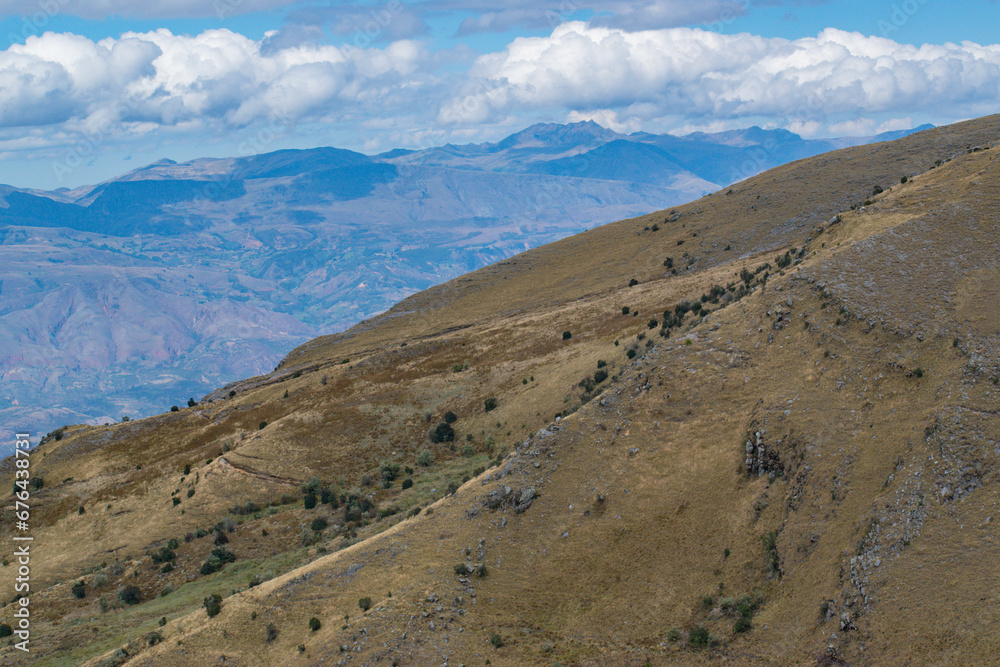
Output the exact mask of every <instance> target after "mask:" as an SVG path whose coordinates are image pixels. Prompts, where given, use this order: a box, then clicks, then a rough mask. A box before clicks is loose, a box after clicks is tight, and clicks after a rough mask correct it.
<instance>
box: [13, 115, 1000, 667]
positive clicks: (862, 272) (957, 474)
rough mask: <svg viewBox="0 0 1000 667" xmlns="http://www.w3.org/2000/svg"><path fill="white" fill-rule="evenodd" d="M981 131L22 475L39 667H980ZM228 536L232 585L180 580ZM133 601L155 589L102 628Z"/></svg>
mask: <svg viewBox="0 0 1000 667" xmlns="http://www.w3.org/2000/svg"><path fill="white" fill-rule="evenodd" d="M998 136H1000V118H998V117H989V118H985V119H981V120H978V121H972V122H969V123H963V124H959V125H956V126H951V127H948V128H940V129H935V130H932V131H929V132H925V133H921V134H918V135H914V136H912V137H908V138H906V139H902V140H899V141H896V142H893V143H891V144H880V145H876V146H867V147H861V148H853V149H846V150H842V151H838V152H836V153H832V154H828V155H824V156H820V157H818V158H810V159H807V160H803V161H800V162H797V163H794V164H791V165H787V166H785V167H782V168H779V169H776V170H772V171H771V172H767V173H765V174H762V175H760V176H759V177H756V178H753V179H750V180H748V181H745V182H742V183H740V184H737V185H736V186H734V187H733V188H732V189H727V190H725V191H721V192H719V193H716V194H714V195H711V196H709V197H706V198H704V199H702V200H699V201H697V202H693V203H692V204H690V205H686V206H683V207H678V208H677V209H675V210H672V211H665V212H661V213H657V214H654V215H650V216H645V217H643V218H636V219H632V220H625V221H622V222H620V223H614V224H612V225H607V226H605V227H601V228H598V229H595V230H591V231H587V232H585V233H583V234H580V235H578V236H575V237H572V238H570V239H565V240H563V241H560V242H557V243H554V244H550V245H548V246H545V247H542V248H539V249H536V250H533V251H530V252H527V253H524V254H523V255H520V256H518V257H515V258H512V259H509V260H505V261H504V262H501V263H499V264H497V265H493V266H490V267H487V268H485V269H481V270H479V271H477V272H474V273H472V274H469V275H467V276H464V277H462V278H459V279H456V280H453V281H450V282H449V283H446V284H444V285H441V286H439V287H435V288H431V289H428V290H425V291H424V292H421V293H419V294H416V295H413V296H411V297H409V298H407V299H406V300H404V301H403V302H401V303H400V304H398V305H397V306H396V307H394V308H393V309H391V310H390V311H388V312H387V313H385V314H384V315H381V316H379V317H377V318H374V319H372V320H370V321H366V322H363V323H362V324H360V325H358V326H356V327H354V328H353V329H351V330H350V331H348V332H345V333H343V334H337V335H334V336H329V337H324V338H320V339H317V340H315V341H312V342H310V343H308V344H306V345H303V346H302V347H300V348H299V349H297V350H296V351H295V352H293V353H292V354H291V355H289V356H288V357H287V358H286V359H285V361H283V362H282V364H281V365H280V366H279V368H278V369H277V370H276V371H275V372H274V373H272V374H270V375H268V376H262V377H258V378H253V379H249V380H247V381H244V382H240V383H236V384H233V385H231V386H228V387H226V388H224V389H222V390H220V391H218V392H216V393H215V394H213V395H211V396H210V400H211V401H212V402H203V403H202V404H201V405H198V406H195V407H193V408H189V409H183V410H180V411H178V412H176V413H167V414H164V415H161V416H159V417H155V418H150V419H147V420H143V421H141V422H135V423H129V424H120V425H115V426H113V427H107V428H90V429H88V428H73V429H68V430H67V431H65V432H63V433H60V434H59V439H58V440H56V439H55V438H53V439H52V440H51V441H49V442H46V443H45V444H44V445H43V446H42V447H41V450H40V451H39V452H38V453H36V454H35V455H34V458H33V466H34V467H33V471H32V472H33V475H36V476H43V477H44V479H45V484H44V487H43V488H42V489H41V490H39V491H37V492H36V494H35V496H34V497H35V500H34V503H35V504H36V505H37V508H36V509H35V511H34V512H33V515H32V517H33V518H32V521H33V522H34V523H33V535H34V536H35V543H34V546H33V548H34V549H35V552H34V556H33V559H34V560H33V573H34V574H33V577H34V578H33V583H34V585H37V586H40V587H43V589H42V590H39V591H38V592H37V593H36V594H35V595H34V597H33V600H34V604H35V605H36V606H35V608H34V609H35V614H36V623H37V625H36V626H35V628H36V631H37V632H38V635H36V637H37V638H38V641H39V653H38V654H37V655H36V656H35V657H36V662H35V663H33V664H55V663H56V661H57V660H63V661H75V662H82V661H83V660H84V659H86V658H87V657H94V656H96V655H98V654H100V653H102V652H104V651H108V650H111V649H115V648H116V647H119V646H123V647H124V650H126V651H127V653H128V654H129V656H130V659H129V662H128V664H136V665H145V664H150V665H154V664H156V665H158V664H170V665H185V664H191V665H203V664H207V663H210V662H216V661H221V660H222V657H221V656H225V661H226V662H232V663H235V664H262V665H263V664H269V665H270V664H320V662H321V661H322V662H323V663H325V664H336V663H338V661H344V662H343V664H379V663H382V664H391V663H392V662H393V661H397V662H398V663H399V664H403V665H407V664H413V665H418V664H419V665H423V664H441V663H442V662H448V664H459V663H464V664H482V663H483V662H485V660H486V659H489V660H490V661H491V664H500V665H502V664H510V665H530V664H545V665H551V664H553V663H556V662H561V663H563V664H581V665H616V664H621V665H640V664H644V663H645V662H646V661H649V662H650V663H651V664H677V663H681V664H700V663H705V664H707V663H714V662H717V661H721V660H727V661H729V662H736V663H737V664H815V663H817V662H819V663H820V664H837V663H839V662H846V663H851V664H880V665H881V664H907V663H909V662H914V661H920V660H923V661H927V660H930V661H931V662H934V663H936V664H975V663H978V662H982V659H983V657H984V656H986V655H989V654H990V652H991V651H996V649H997V646H996V645H997V643H998V642H1000V636H997V635H996V634H995V633H994V632H992V628H993V627H995V623H994V621H995V620H996V619H995V618H994V616H996V609H997V608H998V607H997V606H996V604H995V601H994V600H993V596H994V593H992V592H991V591H994V590H996V586H995V584H996V582H995V579H996V577H997V574H996V572H995V571H994V568H991V567H989V564H990V563H991V562H995V560H993V559H995V558H996V556H997V554H995V553H994V552H995V551H996V549H997V545H996V544H995V541H994V540H993V539H992V535H991V531H990V530H989V526H990V519H991V516H992V506H993V503H994V502H995V500H996V495H997V489H998V488H1000V487H997V486H996V484H995V482H996V476H997V469H998V468H997V464H998V461H997V459H998V458H1000V454H998V452H997V451H996V449H995V446H996V443H997V442H998V441H1000V423H998V412H997V407H998V406H997V403H998V401H1000V389H998V386H997V381H998V380H1000V359H998V358H997V353H996V350H997V349H998V346H997V342H998V334H1000V331H998V329H1000V326H998V325H1000V322H997V321H996V319H995V317H994V316H993V313H992V311H991V310H988V309H984V308H983V307H982V304H983V303H988V299H990V298H993V297H995V292H996V288H995V285H996V284H997V282H996V278H997V277H998V275H997V274H998V273H1000V265H998V260H997V257H998V256H1000V254H998V250H1000V234H998V227H997V220H996V216H995V212H994V209H995V204H996V201H997V199H998V196H1000V192H998V191H997V185H996V184H997V183H998V176H1000V166H998V163H997V162H996V151H995V150H972V149H973V148H975V147H979V146H990V145H992V143H993V142H994V141H996V139H997V138H998ZM967 149H968V152H967ZM950 158H953V159H950ZM949 159H950V160H949ZM939 160H940V166H937V165H936V163H937V161H939ZM902 176H906V177H907V182H906V183H903V184H900V179H901V177H902ZM893 184H895V185H893ZM875 185H879V186H880V187H882V188H884V189H885V192H882V193H880V194H878V195H874V196H873V195H872V188H873V187H874V186H875ZM889 186H892V187H889ZM865 201H868V202H869V203H864V202H865ZM857 204H862V205H861V206H860V207H857V206H855V208H854V209H853V210H852V205H857ZM793 246H794V251H792V250H791V249H790V248H791V247H793ZM685 254H686V256H685ZM668 258H669V259H670V262H669V263H671V264H672V268H668V267H666V266H664V261H667V259H668ZM765 264H769V265H770V266H769V267H765ZM632 281H634V283H633V284H631V285H630V283H631V282H632ZM713 286H715V289H713ZM694 301H697V303H698V307H697V309H699V310H702V309H703V312H706V311H710V312H707V314H706V315H705V316H704V317H703V318H702V317H694V316H692V315H691V314H690V313H687V314H686V316H685V317H683V320H684V321H683V322H682V323H677V322H676V319H677V317H678V315H685V313H684V311H685V309H686V308H687V309H690V308H691V305H690V303H691V302H694ZM684 302H689V303H688V305H682V304H684ZM678 305H680V306H681V307H680V308H679V309H678V308H677V306H678ZM625 306H627V307H628V310H629V312H628V313H627V314H626V313H624V312H623V308H624V307H625ZM665 310H666V312H665ZM636 313H638V314H636ZM653 320H655V321H653ZM664 324H669V325H670V326H669V327H668V328H663V325H664ZM564 332H565V333H564ZM661 332H662V333H661ZM567 333H568V334H569V335H568V336H567V335H566V334H567ZM602 362H603V363H602ZM599 371H602V372H604V373H606V374H607V377H601V376H600V374H598V372H599ZM489 399H495V400H493V401H490V400H489ZM591 399H593V400H591ZM448 413H453V414H454V417H455V419H454V420H452V419H451V418H450V416H449V414H448ZM445 425H448V426H449V427H450V428H451V429H452V430H453V431H454V434H453V436H452V437H451V438H449V437H443V438H442V437H441V436H448V429H447V428H442V427H443V426H445ZM428 430H431V431H433V432H434V433H435V434H436V435H437V436H438V438H437V439H439V440H442V441H441V442H437V443H433V442H431V441H430V440H429V439H428ZM452 448H454V451H453V449H452ZM425 451H426V455H425V453H424V452H425ZM424 464H426V465H424ZM7 465H9V461H8V462H7ZM185 465H187V466H190V469H189V470H188V471H185V470H184V468H185ZM394 465H398V466H399V469H397V470H395V471H394V470H393V466H394ZM408 467H409V468H411V469H412V470H411V471H407V470H406V468H408ZM483 468H485V470H484V469H483ZM8 470H9V468H8ZM8 474H10V472H8ZM313 476H315V477H316V478H317V479H316V480H315V483H311V482H310V481H309V480H310V478H311V477H313ZM366 476H367V478H366ZM403 478H405V479H411V480H412V482H413V484H412V486H410V487H408V488H406V489H404V488H402V485H400V480H401V479H403ZM466 479H467V481H465V482H463V480H466ZM59 480H62V481H61V482H59ZM380 480H381V481H384V484H380ZM302 482H306V483H307V486H309V487H313V486H315V487H322V486H328V487H331V488H330V492H329V493H327V494H326V497H327V498H328V499H333V500H334V501H335V503H336V504H337V505H338V506H337V507H335V506H334V505H333V504H331V503H329V502H323V495H324V494H322V493H319V494H318V495H319V496H320V498H319V501H320V503H319V505H318V506H317V507H314V508H310V509H306V507H305V505H304V504H303V501H302V500H301V498H302V496H301V492H300V491H299V488H298V487H299V485H300V484H301V483H302ZM317 490H318V489H317ZM451 491H454V495H446V493H449V492H451ZM282 495H285V496H286V498H282V497H281V496H282ZM173 499H176V502H174V500H173ZM268 501H273V502H274V504H273V506H272V507H271V508H269V509H266V510H260V507H261V506H264V505H265V504H267V502H268ZM248 502H253V503H255V504H256V505H257V507H251V508H247V506H246V503H248ZM368 503H371V505H370V506H368ZM234 504H236V505H238V506H239V508H240V509H239V511H238V512H236V513H233V514H231V515H230V519H231V520H232V523H233V524H234V525H233V530H232V531H229V530H228V527H227V526H226V525H225V518H226V513H227V510H228V509H230V508H233V507H234ZM308 504H309V503H308V502H307V503H306V505H308ZM81 506H82V507H83V508H84V510H83V511H82V512H81V511H80V510H79V509H78V508H79V507H81ZM415 510H421V511H418V512H415ZM321 517H322V518H325V519H326V520H327V522H328V525H327V526H326V527H322V528H319V529H316V530H314V529H313V528H312V526H314V525H319V524H316V523H314V521H315V520H316V519H317V518H321ZM379 517H381V519H380V518H379ZM4 519H5V520H10V517H9V516H5V517H4ZM217 522H221V527H220V528H219V529H217V530H215V531H214V534H215V535H216V536H217V537H216V541H217V542H219V541H222V540H220V538H219V537H218V536H226V537H225V540H226V541H227V542H228V544H227V545H224V546H226V548H227V549H228V550H229V551H230V552H231V553H233V554H235V555H236V557H237V561H236V562H235V563H231V564H228V565H225V566H224V567H223V568H222V569H221V571H219V572H215V573H207V574H199V573H198V572H199V566H200V565H201V563H202V562H207V560H211V558H210V557H209V552H210V551H211V549H213V548H218V547H216V546H215V545H213V544H210V542H211V541H212V540H211V538H210V536H211V535H212V534H213V531H212V530H209V531H208V535H205V536H203V537H199V536H198V532H197V529H198V528H205V527H209V526H212V525H213V524H216V523H217ZM236 524H238V525H236ZM185 532H190V533H191V539H190V540H187V541H184V540H183V535H184V533H185ZM265 533H266V534H265ZM171 538H181V539H178V544H177V545H176V546H175V547H174V548H173V550H172V551H174V552H176V553H175V558H174V560H172V561H171V562H172V563H173V565H172V567H173V568H174V569H173V570H171V571H167V572H164V571H163V568H162V567H161V564H160V563H154V562H153V558H152V555H153V554H159V553H160V551H159V550H160V549H161V548H162V547H163V546H164V545H168V544H169V542H168V541H169V540H170V539H171ZM3 544H4V548H5V549H6V551H7V552H9V551H10V549H9V546H10V541H9V537H8V536H5V537H4V542H3ZM67 544H72V545H74V549H73V551H72V553H69V552H67V549H66V548H65V547H66V545H67ZM293 544H294V545H295V546H294V548H292V549H289V546H290V545H293ZM298 545H304V546H301V547H300V546H298ZM330 552H333V553H330ZM114 559H118V560H119V561H120V563H119V564H116V563H114V562H113V561H114ZM206 559H207V560H206ZM161 560H162V559H161ZM102 562H103V563H105V566H104V567H102V566H101V564H102ZM480 565H485V568H480V567H479V566H480ZM209 569H211V568H209ZM256 574H260V575H262V576H261V578H262V579H269V580H266V581H262V582H261V583H259V585H258V583H257V581H254V580H252V578H253V577H254V575H256ZM0 577H2V578H3V579H2V580H3V582H4V583H3V585H5V586H6V585H7V584H8V583H9V582H10V581H12V577H13V574H12V572H11V568H0ZM100 577H103V580H102V579H101V578H100ZM271 577H273V578H271ZM80 580H82V581H83V582H84V593H85V595H84V598H83V599H80V600H77V599H76V598H74V597H73V595H72V594H71V592H70V586H71V584H72V583H73V582H75V581H80ZM132 582H135V583H134V584H133V585H138V586H139V588H140V590H141V594H142V597H143V598H145V599H147V600H148V601H147V602H143V603H141V604H138V605H135V606H130V607H128V608H126V609H120V610H116V609H113V608H112V607H114V604H113V603H114V600H115V591H116V589H117V588H119V587H122V586H125V585H126V584H128V583H132ZM166 586H170V587H171V588H172V589H175V590H172V591H171V592H169V593H168V594H166V595H165V596H162V597H156V598H155V599H150V598H152V597H154V596H157V595H159V593H160V592H161V591H163V590H166V588H165V587H166ZM233 589H238V593H237V594H234V595H230V594H229V592H230V591H231V590H233ZM211 593H219V594H221V595H223V596H225V597H224V599H223V600H222V603H221V612H220V613H219V614H218V615H217V616H214V617H213V618H211V619H208V620H206V616H205V611H204V610H203V609H202V608H201V603H202V598H203V597H204V596H205V595H209V594H211ZM100 597H104V600H105V602H104V605H105V607H106V608H107V611H106V612H105V613H103V614H100V613H98V612H97V609H98V608H99V606H100V604H101V603H100V602H99V598H100ZM365 598H369V599H370V600H369V602H370V608H369V609H367V610H366V611H364V612H362V609H359V601H360V600H364V599H365ZM364 606H369V605H367V604H366V605H364ZM9 612H10V608H9V607H8V608H6V609H4V610H3V611H2V612H0V618H3V619H4V620H5V621H7V622H9V619H10V616H9ZM161 616H162V617H165V619H166V620H165V624H164V625H163V626H162V627H161V626H159V625H158V623H157V619H159V618H160V617H161ZM314 617H315V618H316V619H318V620H319V621H320V627H319V628H316V629H310V624H309V623H310V619H311V618H314ZM123 626H124V627H130V628H136V629H135V630H133V631H130V632H123V631H122V630H120V629H118V628H120V627H123ZM702 630H704V631H705V633H707V634H703V633H702ZM153 632H156V633H158V637H159V638H162V640H163V641H162V642H159V643H156V641H155V640H156V639H157V638H158V637H157V636H153V635H152V634H151V633H153ZM494 635H495V637H494ZM972 636H975V639H976V641H975V642H972V641H967V639H969V638H971V637H972ZM151 639H152V640H154V641H150V640H151ZM702 639H704V642H702ZM150 644H154V645H152V646H151V645H150ZM703 644H704V645H703ZM0 650H2V651H3V653H2V655H3V656H4V659H5V660H6V661H9V662H10V664H27V663H22V662H18V661H19V660H23V658H22V657H21V656H19V655H18V654H17V653H16V652H14V650H13V649H11V648H4V649H0ZM121 657H122V659H124V657H125V656H121ZM46 661H48V662H47V663H46ZM95 664H96V663H95Z"/></svg>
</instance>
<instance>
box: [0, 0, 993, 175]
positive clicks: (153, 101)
mask: <svg viewBox="0 0 1000 667" xmlns="http://www.w3.org/2000/svg"><path fill="white" fill-rule="evenodd" d="M996 25H1000V3H997V2H994V1H992V0H970V1H969V2H966V3H963V4H962V6H961V11H956V5H955V3H949V2H942V1H941V0H904V1H899V0H896V1H892V2H882V1H875V2H872V1H868V2H862V1H860V0H831V1H828V2H824V1H823V0H798V1H783V0H702V1H701V2H682V1H680V0H638V1H625V0H613V1H611V2H601V3H585V2H582V1H580V0H511V1H508V2H491V3H481V4H480V3H476V2H457V1H456V0H408V1H405V2H404V1H403V0H388V2H374V3H364V2H348V3H343V2H329V1H328V2H295V1H292V0H159V2H156V3H138V2H134V1H133V0H100V1H99V2H97V1H94V0H90V1H85V0H0V183H5V184H10V185H15V186H18V187H37V188H45V189H53V188H56V187H70V188H72V187H76V186H79V185H83V184H90V183H96V182H99V181H102V180H105V179H107V178H111V177H113V176H116V175H118V174H121V173H123V172H125V171H128V170H130V169H134V168H138V167H141V166H143V165H145V164H148V163H150V162H153V161H155V160H157V159H160V158H163V157H168V158H171V159H175V160H179V161H180V160H187V159H192V158H195V157H223V156H233V155H246V154H250V153H255V152H264V151H269V150H277V149H281V148H305V147H312V146H320V145H335V146H338V147H342V148H349V149H353V150H358V151H362V152H366V153H376V152H379V151H383V150H388V149H390V148H394V147H407V148H421V147H426V146H430V145H438V144H442V143H446V142H453V143H464V142H478V141H487V140H496V139H499V138H501V137H503V136H505V135H507V134H509V133H511V132H514V131H517V130H519V129H521V128H523V127H525V126H527V125H530V124H532V123H535V122H569V121H575V120H584V119H593V120H596V121H597V122H599V123H601V124H602V125H605V126H608V127H611V128H613V129H615V130H618V131H621V132H631V131H636V130H645V131H650V132H672V133H685V132H690V131H695V130H706V131H713V130H723V129H731V128H735V127H746V126H749V125H761V126H764V127H782V128H786V129H789V130H791V131H793V132H797V133H799V134H802V135H804V136H847V135H855V136H857V135H869V134H874V133H876V132H880V131H885V130H893V129H903V128H908V127H913V126H916V125H919V124H922V123H925V122H931V123H934V124H946V123H950V122H954V121H957V120H962V119H965V118H971V117H976V116H980V115H985V114H988V113H993V112H995V110H996V108H997V104H998V103H1000V46H997V45H996V42H997V41H998V40H997V39H995V38H994V36H993V32H994V27H995V26H996Z"/></svg>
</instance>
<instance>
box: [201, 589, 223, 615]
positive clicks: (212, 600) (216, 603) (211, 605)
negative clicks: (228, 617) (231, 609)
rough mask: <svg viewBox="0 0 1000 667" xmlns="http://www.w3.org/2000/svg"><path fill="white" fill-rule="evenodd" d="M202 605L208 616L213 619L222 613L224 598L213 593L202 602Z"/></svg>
mask: <svg viewBox="0 0 1000 667" xmlns="http://www.w3.org/2000/svg"><path fill="white" fill-rule="evenodd" d="M202 604H203V605H205V613H207V614H208V617H209V618H212V617H213V616H215V615H216V614H218V613H219V612H220V611H222V596H221V595H219V594H218V593H213V594H212V595H209V596H208V597H207V598H205V599H204V600H202Z"/></svg>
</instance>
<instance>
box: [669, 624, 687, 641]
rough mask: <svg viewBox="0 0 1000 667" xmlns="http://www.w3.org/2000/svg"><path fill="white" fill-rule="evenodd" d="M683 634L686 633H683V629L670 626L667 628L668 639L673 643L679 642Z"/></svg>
mask: <svg viewBox="0 0 1000 667" xmlns="http://www.w3.org/2000/svg"><path fill="white" fill-rule="evenodd" d="M683 636H684V635H682V634H681V631H680V630H678V629H677V628H670V629H669V630H667V641H669V642H671V643H672V644H676V643H677V642H679V641H680V640H681V637H683Z"/></svg>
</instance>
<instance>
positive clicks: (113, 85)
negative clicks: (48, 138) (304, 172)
mask: <svg viewBox="0 0 1000 667" xmlns="http://www.w3.org/2000/svg"><path fill="white" fill-rule="evenodd" d="M291 44H292V46H288V47H286V48H280V45H279V44H278V43H277V40H276V39H275V35H272V34H269V35H268V36H266V37H265V39H264V40H261V41H259V42H258V41H254V40H251V39H248V38H247V37H244V36H242V35H239V34H237V33H233V32H230V31H228V30H211V31H206V32H204V33H201V34H200V35H197V36H193V37H192V36H186V35H174V34H172V33H171V32H170V31H168V30H157V31H154V32H148V33H126V34H125V35H123V36H122V37H121V38H119V39H105V40H101V41H99V42H93V41H91V40H89V39H87V38H85V37H80V36H77V35H71V34H56V33H45V34H44V35H42V36H39V37H31V38H29V39H28V40H27V41H26V43H25V44H23V45H18V44H15V45H13V46H11V47H10V48H9V49H7V50H6V51H4V52H0V90H3V92H4V94H3V95H2V96H0V127H17V126H29V125H34V126H37V125H43V124H53V123H67V122H73V123H77V124H80V125H82V126H87V125H88V124H89V125H100V126H104V127H108V126H111V125H114V124H116V123H119V124H130V123H131V124H143V123H146V124H152V125H153V126H164V125H167V126H173V125H178V124H181V123H185V122H201V123H205V122H209V123H210V122H212V121H213V120H215V121H220V122H222V123H224V124H226V125H243V124H248V123H252V122H255V121H261V120H268V119H273V118H285V119H289V120H303V119H324V118H329V117H336V115H337V114H338V113H340V112H343V111H344V110H345V109H350V110H351V112H352V113H356V112H357V111H358V110H366V111H368V112H371V113H375V112H376V110H378V111H385V110H386V109H385V108H384V107H383V106H382V104H383V103H384V95H383V94H384V93H386V91H387V90H390V89H391V88H393V87H394V86H401V85H403V86H405V85H407V84H409V83H412V81H413V79H414V78H415V77H416V78H419V77H420V76H422V74H421V73H420V67H421V63H423V62H424V61H425V60H427V59H428V58H429V57H430V56H429V55H428V53H427V52H426V49H425V48H424V47H423V46H422V45H420V44H418V43H416V42H412V41H399V42H393V43H391V44H389V45H388V46H386V47H385V48H382V49H375V48H372V49H358V48H354V47H349V46H348V47H336V46H329V45H317V44H314V43H311V42H300V41H298V40H293V41H292V42H291ZM366 105H371V106H366Z"/></svg>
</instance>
